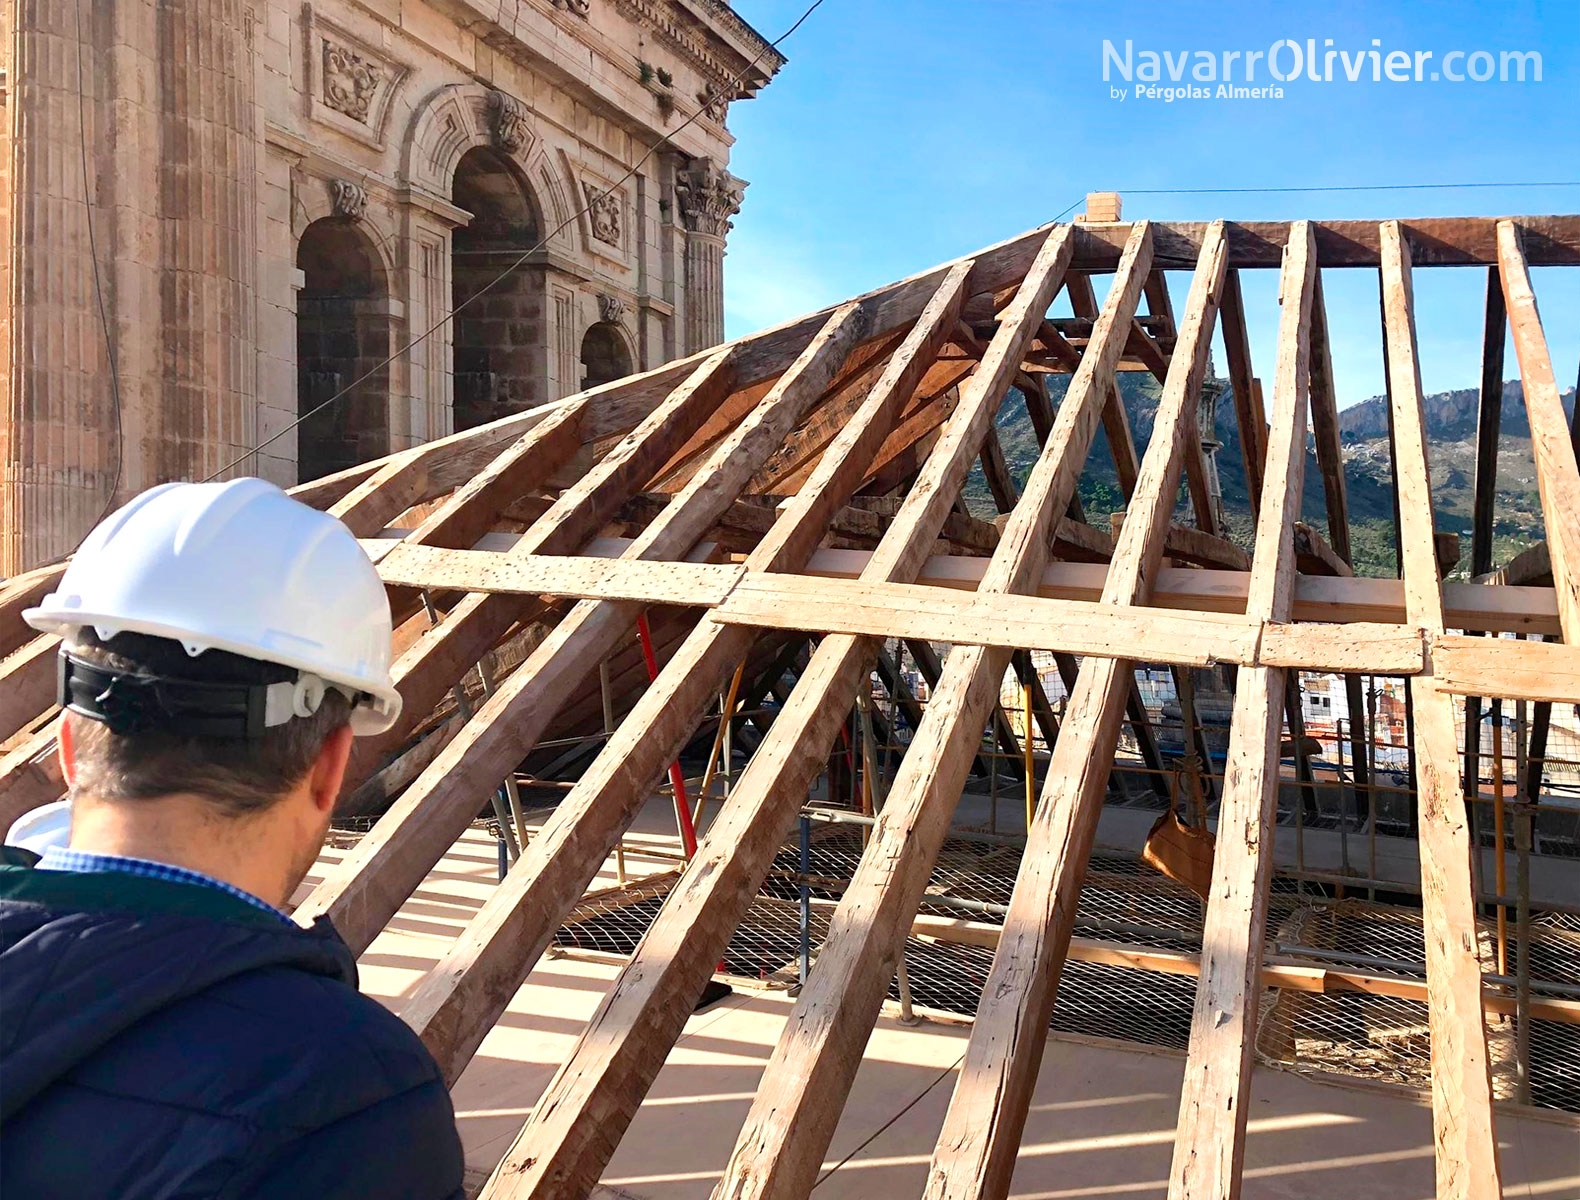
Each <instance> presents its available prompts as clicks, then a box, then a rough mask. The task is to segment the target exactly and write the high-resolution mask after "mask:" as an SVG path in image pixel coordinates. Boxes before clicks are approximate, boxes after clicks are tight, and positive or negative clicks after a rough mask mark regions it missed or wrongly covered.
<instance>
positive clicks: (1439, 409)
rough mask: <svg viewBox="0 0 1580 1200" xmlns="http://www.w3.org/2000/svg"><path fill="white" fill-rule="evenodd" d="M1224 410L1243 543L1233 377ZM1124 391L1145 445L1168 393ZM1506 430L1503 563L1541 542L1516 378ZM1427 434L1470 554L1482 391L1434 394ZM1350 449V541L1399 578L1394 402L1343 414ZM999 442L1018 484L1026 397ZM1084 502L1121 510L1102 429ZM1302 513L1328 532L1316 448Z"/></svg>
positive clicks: (1130, 385) (1145, 388) (1360, 566)
mask: <svg viewBox="0 0 1580 1200" xmlns="http://www.w3.org/2000/svg"><path fill="white" fill-rule="evenodd" d="M1068 382H1069V379H1068V377H1067V376H1053V377H1051V378H1050V389H1049V390H1050V393H1051V394H1052V396H1053V399H1054V401H1055V403H1056V404H1057V402H1058V401H1059V400H1060V399H1061V398H1062V396H1063V393H1064V388H1065V386H1067V384H1068ZM1219 382H1220V384H1221V385H1222V387H1223V398H1222V400H1220V401H1219V404H1218V430H1219V435H1220V436H1221V437H1222V438H1223V440H1224V445H1223V449H1222V450H1220V451H1219V452H1218V474H1219V478H1220V480H1221V482H1222V486H1223V495H1224V508H1225V512H1226V515H1227V518H1228V524H1229V529H1230V534H1231V536H1232V537H1233V538H1234V539H1235V540H1236V541H1238V542H1240V543H1241V544H1243V545H1247V546H1248V545H1249V544H1250V540H1251V520H1250V508H1249V504H1248V496H1247V492H1246V485H1245V471H1244V468H1243V466H1242V464H1241V456H1240V443H1239V436H1238V432H1237V430H1236V429H1235V427H1234V402H1233V398H1232V396H1231V395H1230V392H1229V387H1228V384H1227V382H1226V381H1219ZM1120 391H1121V394H1122V395H1123V396H1124V399H1125V407H1126V409H1127V410H1128V412H1129V414H1130V422H1131V428H1132V431H1133V433H1134V435H1135V438H1136V443H1137V445H1138V446H1144V445H1145V443H1146V440H1147V438H1148V437H1149V436H1150V434H1151V432H1152V422H1153V418H1154V416H1155V415H1156V413H1157V404H1158V395H1159V391H1160V387H1159V385H1158V383H1157V381H1156V380H1154V379H1153V378H1152V377H1151V376H1149V375H1143V374H1139V373H1126V374H1124V375H1121V376H1120ZM1503 395H1504V400H1503V428H1502V438H1501V444H1500V448H1499V456H1498V485H1499V487H1498V490H1499V500H1498V507H1497V511H1498V523H1497V526H1496V541H1495V547H1494V555H1495V559H1496V561H1499V562H1503V561H1506V560H1507V559H1508V558H1509V557H1511V556H1512V555H1513V554H1514V553H1516V552H1517V551H1518V550H1520V549H1523V548H1524V547H1525V546H1528V545H1530V544H1531V543H1532V542H1534V541H1537V540H1539V539H1540V538H1541V536H1542V518H1541V503H1540V500H1539V498H1538V495H1537V491H1536V471H1535V466H1534V463H1533V461H1532V458H1531V440H1530V426H1529V424H1528V423H1527V420H1526V415H1525V404H1524V398H1523V395H1522V393H1521V390H1520V385H1519V382H1518V381H1517V380H1511V381H1509V382H1507V383H1505V384H1504V389H1503ZM1574 402H1575V394H1574V391H1573V389H1570V390H1569V391H1568V392H1566V393H1565V395H1564V408H1565V410H1566V411H1568V412H1572V411H1573V408H1574ZM1426 423H1427V433H1428V436H1429V437H1430V439H1431V453H1430V463H1429V466H1430V470H1431V477H1432V501H1433V504H1434V507H1435V508H1436V510H1437V520H1438V528H1439V529H1441V530H1444V531H1452V532H1456V533H1459V534H1461V535H1462V536H1463V537H1464V539H1465V541H1466V547H1465V549H1466V557H1467V558H1468V554H1469V544H1468V543H1469V536H1470V514H1471V501H1472V493H1473V480H1474V478H1475V461H1476V392H1475V390H1474V389H1463V390H1459V391H1452V392H1439V393H1437V394H1435V395H1431V396H1428V397H1427V398H1426ZM1339 430H1340V435H1341V437H1342V439H1343V443H1344V461H1345V482H1346V487H1347V491H1348V495H1349V502H1350V521H1351V536H1352V541H1353V544H1354V550H1355V558H1356V563H1355V565H1356V569H1357V571H1358V572H1360V573H1361V574H1369V575H1392V574H1394V573H1395V565H1394V547H1393V484H1392V479H1393V473H1392V469H1391V467H1390V465H1389V456H1388V404H1387V399H1386V398H1385V397H1383V396H1374V397H1372V398H1371V399H1369V400H1363V401H1361V402H1360V403H1359V404H1355V405H1352V406H1351V407H1349V408H1347V409H1345V410H1343V411H1342V412H1340V413H1339ZM999 438H1000V440H1001V441H1002V443H1003V445H1004V456H1005V458H1006V460H1007V461H1008V463H1009V465H1010V468H1011V470H1012V471H1014V473H1015V474H1016V476H1017V478H1018V479H1021V480H1024V478H1025V477H1026V475H1027V473H1028V472H1029V471H1030V469H1031V464H1032V462H1033V460H1034V459H1035V457H1036V453H1037V441H1036V437H1035V435H1034V434H1033V432H1032V428H1031V422H1030V419H1029V418H1028V417H1027V415H1026V410H1025V406H1024V404H1022V403H1021V402H1020V401H1019V398H1018V397H1015V396H1012V397H1011V401H1010V402H1009V403H1006V404H1005V405H1004V408H1003V410H1002V411H1001V412H1000V414H999ZM968 499H969V501H970V503H971V504H972V507H973V508H975V509H978V510H980V511H983V512H989V513H990V512H991V511H992V508H993V505H992V500H991V499H990V498H989V497H988V493H987V488H986V485H985V484H984V483H983V481H982V480H981V478H980V476H979V475H974V476H973V480H972V485H971V488H970V490H969V492H968ZM1081 501H1082V504H1083V505H1084V506H1085V508H1086V512H1087V517H1088V519H1089V520H1091V521H1093V522H1094V523H1095V524H1099V525H1101V524H1104V518H1105V517H1106V515H1107V514H1108V513H1109V512H1111V511H1114V510H1116V509H1118V508H1120V507H1122V506H1123V499H1122V498H1121V496H1120V493H1119V488H1118V486H1117V481H1116V479H1115V477H1114V467H1113V461H1112V459H1111V458H1110V456H1109V453H1108V444H1107V440H1106V439H1105V438H1104V436H1103V432H1102V429H1101V427H1099V429H1098V433H1097V438H1096V443H1095V444H1094V446H1093V448H1092V454H1091V457H1090V459H1089V460H1088V462H1087V467H1086V473H1085V474H1084V475H1083V477H1082V479H1081ZM1302 507H1303V509H1304V512H1305V516H1306V519H1307V520H1308V521H1310V522H1312V523H1313V524H1314V525H1316V526H1317V528H1319V529H1324V530H1325V529H1326V515H1325V514H1326V508H1325V505H1324V502H1323V497H1322V477H1321V474H1320V472H1319V471H1318V470H1317V465H1316V458H1315V454H1314V452H1313V451H1312V450H1311V448H1310V446H1309V444H1308V450H1307V455H1306V481H1305V489H1304V495H1303V498H1302ZM1183 511H1184V509H1183V507H1182V512H1183Z"/></svg>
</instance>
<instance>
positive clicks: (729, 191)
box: [675, 158, 746, 237]
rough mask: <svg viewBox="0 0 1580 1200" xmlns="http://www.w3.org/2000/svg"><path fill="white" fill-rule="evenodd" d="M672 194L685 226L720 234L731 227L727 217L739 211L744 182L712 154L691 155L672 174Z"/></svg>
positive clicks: (744, 187)
mask: <svg viewBox="0 0 1580 1200" xmlns="http://www.w3.org/2000/svg"><path fill="white" fill-rule="evenodd" d="M675 194H676V196H677V197H678V198H679V200H680V216H681V219H682V220H683V221H684V222H685V224H686V228H687V229H689V230H691V231H692V232H693V233H705V234H709V235H711V236H713V237H723V236H724V235H725V234H727V233H728V232H729V231H730V218H731V217H733V216H734V215H735V214H736V213H738V212H740V211H741V201H742V200H743V199H745V194H746V182H745V180H742V179H737V178H736V177H735V176H733V175H731V174H730V173H729V172H728V171H726V170H724V168H722V167H720V166H718V165H716V164H715V163H714V161H713V160H712V159H711V158H694V159H692V160H691V164H690V165H689V166H687V167H686V168H685V169H684V170H682V171H680V172H679V173H678V174H677V175H676V176H675Z"/></svg>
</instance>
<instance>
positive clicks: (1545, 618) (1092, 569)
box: [363, 510, 1560, 666]
mask: <svg viewBox="0 0 1580 1200" xmlns="http://www.w3.org/2000/svg"><path fill="white" fill-rule="evenodd" d="M847 511H848V510H847ZM956 519H957V518H955V517H953V516H951V517H950V518H948V519H947V520H946V522H945V531H947V530H948V528H949V523H950V521H954V520H956ZM1076 528H1088V529H1089V528H1090V527H1089V526H1086V527H1076ZM1071 529H1072V526H1071V525H1070V524H1069V523H1067V522H1066V523H1061V525H1060V530H1061V533H1066V534H1067V533H1069V532H1070V531H1071ZM1297 530H1298V527H1297ZM1193 532H1194V531H1193ZM1103 536H1104V537H1105V538H1106V537H1107V535H1103ZM1171 536H1172V531H1171ZM1314 536H1315V535H1313V537H1314ZM1297 538H1298V532H1297ZM496 539H497V540H496ZM397 544H398V543H388V545H389V549H387V550H380V549H379V547H382V546H384V545H386V543H384V542H382V541H379V542H369V541H365V542H364V543H363V545H365V546H370V547H373V548H374V551H373V552H374V553H375V554H377V555H378V556H379V558H380V559H381V561H380V566H383V561H382V560H384V559H388V558H390V557H391V556H394V563H395V566H394V567H392V568H390V570H391V573H392V576H395V577H398V578H399V579H401V580H407V579H413V580H414V579H418V578H420V577H422V571H421V570H417V569H411V570H408V569H406V566H403V564H408V565H409V564H415V563H424V564H426V563H428V562H430V561H431V562H433V563H436V564H443V565H442V568H440V569H442V570H443V572H444V577H445V578H446V579H447V580H448V581H450V582H452V583H453V584H454V585H455V586H456V587H465V588H481V587H486V586H500V587H501V588H504V589H506V590H508V589H510V588H511V587H512V586H513V585H512V584H511V583H510V582H509V579H510V577H511V575H512V573H513V572H514V571H515V570H520V571H522V572H525V573H533V572H540V571H541V572H543V575H542V577H541V582H543V584H544V586H545V587H549V586H552V587H554V588H559V589H563V591H562V593H561V594H563V595H568V596H585V597H588V598H602V597H605V596H629V597H647V598H652V599H653V600H654V601H655V602H667V600H668V599H669V597H670V596H671V595H672V594H673V590H674V589H673V587H672V586H671V585H670V584H669V583H668V582H666V581H665V580H664V579H663V577H662V570H663V567H662V565H658V566H642V567H632V568H629V571H630V572H631V573H629V574H628V573H626V572H627V570H628V568H626V567H612V568H611V567H609V566H608V565H607V564H605V563H602V562H600V561H599V560H603V559H609V558H617V557H619V556H620V555H621V554H622V553H623V552H624V551H625V550H626V549H627V548H628V547H629V546H630V545H631V544H632V543H631V539H629V538H595V539H593V540H592V541H591V542H589V543H588V544H587V546H586V547H585V548H584V549H583V552H582V553H581V554H580V555H576V556H552V555H543V556H529V555H524V556H521V557H520V559H519V566H518V567H510V566H507V565H506V564H505V563H504V562H502V559H503V558H504V556H503V555H502V554H500V553H498V552H497V551H494V550H491V549H479V550H475V551H467V552H444V553H436V552H432V551H428V550H425V549H418V550H411V549H406V548H403V549H401V550H400V551H399V553H398V554H397V553H396V545H397ZM482 544H483V545H484V546H490V547H491V546H495V545H497V546H500V547H501V548H508V547H509V546H510V545H513V544H515V535H511V534H497V535H490V536H489V538H485V539H484V540H483V543H482ZM1301 544H1302V543H1301V542H1300V541H1299V540H1297V542H1296V545H1297V547H1299V546H1300V545H1301ZM712 545H713V544H712V543H701V544H699V546H698V547H697V548H696V550H694V551H693V553H692V554H691V555H689V556H687V561H688V562H697V563H702V562H706V561H707V560H708V559H709V557H711V554H712ZM1306 545H1307V547H1308V549H1310V550H1311V552H1312V553H1313V554H1318V553H1321V551H1322V550H1325V549H1326V548H1325V546H1320V545H1319V544H1318V543H1316V542H1314V541H1313V542H1308V543H1306ZM1055 546H1056V547H1057V546H1058V543H1055ZM1174 549H1175V547H1174V544H1173V542H1172V541H1168V542H1166V543H1165V553H1173V552H1174ZM1328 553H1329V554H1331V551H1328ZM1104 557H1105V558H1106V557H1108V556H1106V555H1105V556H1104ZM871 559H872V551H870V550H828V549H820V550H818V551H816V552H815V553H814V554H813V555H812V556H811V557H810V559H808V561H807V564H806V567H805V569H804V573H803V574H799V575H794V574H786V575H784V576H783V577H782V578H776V579H764V578H761V577H758V576H756V575H754V573H753V572H751V571H749V570H748V569H746V568H744V567H741V568H735V569H734V570H735V571H736V572H737V573H736V574H730V571H731V570H732V569H731V568H728V567H725V568H722V569H720V570H717V571H711V570H710V571H697V572H696V573H695V575H694V577H693V576H692V575H691V574H689V573H688V574H686V576H685V577H686V578H691V579H693V581H694V582H696V583H698V584H699V585H701V587H702V589H703V590H702V591H700V592H699V593H698V594H697V595H696V596H695V597H693V602H695V603H703V602H709V601H715V600H718V601H722V603H723V604H729V603H732V601H733V602H735V603H738V604H740V605H742V606H744V605H745V604H747V603H754V604H755V603H757V602H756V601H749V600H748V599H747V597H748V596H751V595H753V594H760V595H764V596H767V595H772V594H774V593H776V592H777V591H779V590H780V589H783V595H784V596H785V597H786V598H787V599H795V598H797V597H803V596H806V595H816V594H817V593H816V592H815V584H813V583H812V582H811V581H813V580H817V579H829V580H840V581H855V580H858V579H859V578H860V576H861V574H862V571H863V570H864V569H865V567H866V565H867V563H869V562H870V561H871ZM589 560H591V561H589ZM1312 561H1313V562H1316V561H1317V560H1316V559H1315V558H1313V560H1312ZM1336 561H1337V560H1336V559H1335V560H1332V562H1330V561H1329V560H1328V559H1326V558H1324V559H1322V561H1321V563H1320V565H1321V566H1322V567H1323V568H1324V570H1325V571H1326V570H1327V569H1328V568H1329V567H1330V566H1331V565H1333V562H1336ZM986 568H987V560H986V559H984V558H981V557H977V556H975V555H973V556H969V557H962V556H960V555H946V554H935V555H933V556H932V557H930V558H929V559H928V560H927V562H926V563H925V564H924V565H923V568H922V570H921V572H920V574H919V576H918V580H919V586H920V587H921V590H920V591H919V592H917V593H915V594H914V596H913V594H912V593H911V592H910V591H908V590H905V589H904V588H901V589H900V590H896V591H894V592H893V593H892V594H893V595H894V596H895V597H896V598H902V597H903V602H904V603H906V604H909V603H911V602H912V601H913V600H915V601H920V602H922V603H924V604H926V605H927V606H928V607H929V608H931V609H933V610H934V611H936V612H938V613H939V614H941V615H940V616H939V617H938V618H937V619H938V620H943V619H945V617H946V616H960V615H966V614H969V612H970V611H971V608H970V605H971V602H970V601H961V600H959V599H958V598H957V599H956V601H955V602H954V603H955V605H956V606H955V607H951V606H950V604H951V602H950V600H949V599H948V597H949V596H950V595H952V594H955V593H959V592H971V591H974V590H975V589H976V586H977V584H978V583H979V582H980V581H981V579H982V577H983V575H984V573H985V571H986ZM682 570H683V572H684V571H686V570H687V568H686V567H685V566H684V565H683V566H682ZM1104 571H1105V567H1104V564H1103V563H1102V562H1056V563H1051V564H1049V566H1048V567H1047V568H1046V569H1044V571H1043V574H1042V578H1041V580H1040V581H1039V583H1038V585H1037V590H1036V592H1035V593H1034V594H1035V595H1036V596H1038V597H1041V598H1044V599H1049V600H1073V601H1084V602H1095V601H1097V600H1098V599H1099V598H1100V596H1101V593H1102V586H1103V575H1104ZM748 577H751V579H752V581H751V582H750V583H749V584H748V583H747V582H746V580H747V579H748ZM496 578H498V579H499V580H500V582H499V583H498V584H497V585H496V584H495V583H494V580H495V579H496ZM642 578H647V579H649V580H650V581H651V582H650V583H648V584H646V585H643V584H642V583H641V579H642ZM1249 580H1250V576H1249V574H1248V573H1247V572H1244V571H1230V570H1209V571H1202V570H1195V569H1186V568H1179V567H1163V568H1161V569H1160V570H1159V572H1158V583H1157V586H1156V589H1155V590H1154V592H1153V596H1152V602H1151V604H1150V605H1149V607H1150V608H1156V609H1164V610H1168V611H1171V612H1174V611H1184V612H1188V613H1204V614H1220V613H1226V614H1233V615H1243V613H1244V611H1245V600H1246V596H1247V593H1248V591H1249ZM731 581H734V582H731ZM738 589H739V591H740V599H738V600H735V597H736V592H737V590H738ZM808 589H811V590H810V591H809V590H808ZM884 590H886V589H884ZM851 594H852V595H857V596H859V595H860V593H851ZM1443 596H1444V604H1445V613H1446V617H1447V621H1448V625H1449V627H1450V628H1453V629H1475V630H1488V631H1491V632H1499V633H1522V634H1528V635H1533V636H1534V635H1541V634H1546V635H1556V634H1558V633H1559V632H1560V629H1559V623H1558V609H1557V601H1556V598H1555V596H1554V594H1553V589H1552V588H1544V587H1532V586H1518V587H1516V586H1506V585H1502V584H1499V585H1497V586H1491V587H1489V586H1486V585H1485V584H1478V583H1454V582H1449V583H1444V584H1443ZM1030 611H1036V606H1035V604H1033V606H1032V609H1031V610H1030ZM1044 611H1045V612H1046V619H1047V620H1048V621H1052V620H1055V619H1057V618H1058V616H1059V610H1056V609H1047V610H1044ZM1293 616H1294V618H1295V620H1297V621H1301V622H1321V623H1327V624H1340V625H1343V624H1355V623H1359V624H1363V625H1364V624H1372V625H1389V626H1401V627H1402V626H1405V624H1406V622H1407V619H1408V618H1407V615H1406V611H1405V601H1404V586H1403V584H1402V583H1401V582H1400V581H1398V580H1394V579H1373V578H1366V577H1354V576H1348V575H1342V574H1341V575H1336V576H1333V575H1300V576H1297V577H1296V580H1295V600H1294V612H1293ZM754 619H761V620H763V621H765V622H770V623H773V624H775V625H778V626H783V627H787V628H788V627H795V622H793V621H791V620H789V619H788V618H787V617H783V616H779V617H776V616H774V615H773V614H772V613H768V612H765V613H763V614H761V615H760V618H755V617H754ZM799 619H800V618H799V617H798V618H797V620H799ZM916 619H917V620H918V621H920V620H923V619H924V618H922V617H917V618H916ZM836 622H837V619H836ZM816 623H817V624H825V623H826V622H824V620H823V618H822V617H818V618H817V622H816ZM1323 636H1324V635H1323V634H1322V633H1321V632H1320V630H1319V632H1318V637H1319V639H1320V638H1322V637H1323ZM941 640H948V639H941ZM984 644H989V645H997V644H1000V642H999V640H998V638H997V637H996V635H989V636H988V637H987V638H986V639H985V641H984ZM1286 665H1291V666H1292V665H1294V664H1293V663H1290V664H1286Z"/></svg>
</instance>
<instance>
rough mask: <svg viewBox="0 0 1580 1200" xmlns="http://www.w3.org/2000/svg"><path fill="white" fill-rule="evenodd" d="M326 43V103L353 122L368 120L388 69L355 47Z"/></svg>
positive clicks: (326, 41) (366, 121) (326, 40)
mask: <svg viewBox="0 0 1580 1200" xmlns="http://www.w3.org/2000/svg"><path fill="white" fill-rule="evenodd" d="M323 42H324V73H323V74H324V103H325V104H327V105H328V106H329V107H330V108H332V109H334V110H335V111H336V112H342V113H345V114H346V116H348V117H350V118H351V119H352V120H353V121H361V122H362V123H363V124H364V125H365V124H367V123H368V111H369V110H370V109H371V108H372V105H373V97H374V96H376V95H377V94H378V90H379V83H380V82H381V81H382V80H383V78H384V68H383V67H381V66H380V65H379V64H378V63H376V62H373V61H372V60H371V59H367V58H363V57H362V55H360V54H358V53H357V52H356V51H355V50H350V49H347V48H346V47H345V46H339V45H336V44H335V43H334V42H331V41H330V40H329V39H328V38H324V39H323Z"/></svg>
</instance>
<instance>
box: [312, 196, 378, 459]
mask: <svg viewBox="0 0 1580 1200" xmlns="http://www.w3.org/2000/svg"><path fill="white" fill-rule="evenodd" d="M296 265H297V268H298V269H299V270H300V271H301V272H302V276H303V286H302V290H301V292H300V293H299V294H298V295H297V302H296V403H297V415H298V416H303V417H306V414H307V413H310V412H313V411H314V410H315V409H317V408H319V406H320V405H322V404H324V402H325V401H328V400H330V398H331V397H333V396H336V395H337V394H338V393H341V392H342V391H344V390H345V389H347V388H350V389H351V390H350V391H348V392H346V393H345V394H344V395H341V396H340V398H339V399H338V400H334V401H333V403H331V404H329V405H328V407H326V408H324V409H323V410H322V411H319V412H316V413H314V415H313V416H311V417H306V419H305V420H304V421H303V422H302V424H301V425H300V426H299V427H298V428H297V433H296V445H297V451H296V462H297V476H298V478H300V479H304V480H306V479H316V478H318V477H319V476H320V475H328V474H330V473H332V472H335V471H339V470H343V469H344V468H346V467H350V466H355V465H356V464H357V463H360V462H366V461H367V460H369V459H372V458H378V457H379V456H381V455H384V454H388V453H389V371H388V369H387V368H386V367H384V366H383V365H382V364H383V361H384V359H385V358H386V357H387V356H388V355H389V293H388V287H387V283H386V280H385V277H384V270H383V264H382V262H381V261H380V259H379V256H378V251H377V249H376V248H375V246H374V245H373V242H372V241H371V240H370V239H369V238H368V236H367V234H366V233H365V232H364V231H363V230H362V229H361V228H359V227H358V225H357V224H356V222H354V221H351V220H349V219H347V218H345V217H338V216H336V217H324V218H322V219H321V220H317V221H314V222H313V223H312V224H311V225H309V226H308V227H307V228H306V230H304V231H303V233H302V239H301V241H300V242H298V243H297V248H296ZM364 375H366V376H368V377H367V378H366V379H363V378H362V377H363V376H364ZM359 380H360V381H361V382H358V381H359Z"/></svg>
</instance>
